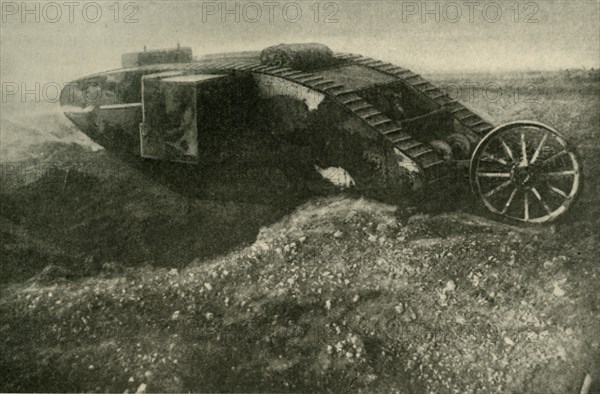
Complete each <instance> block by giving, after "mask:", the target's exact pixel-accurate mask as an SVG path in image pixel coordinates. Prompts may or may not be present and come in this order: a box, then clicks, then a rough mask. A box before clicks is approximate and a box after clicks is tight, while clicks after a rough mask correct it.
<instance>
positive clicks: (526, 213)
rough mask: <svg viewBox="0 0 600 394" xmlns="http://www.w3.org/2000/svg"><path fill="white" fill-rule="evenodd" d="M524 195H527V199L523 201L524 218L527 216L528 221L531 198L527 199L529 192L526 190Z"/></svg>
mask: <svg viewBox="0 0 600 394" xmlns="http://www.w3.org/2000/svg"><path fill="white" fill-rule="evenodd" d="M523 194H524V195H525V198H524V200H523V203H524V207H523V210H524V216H525V221H528V220H529V198H528V197H527V190H525V191H524V192H523Z"/></svg>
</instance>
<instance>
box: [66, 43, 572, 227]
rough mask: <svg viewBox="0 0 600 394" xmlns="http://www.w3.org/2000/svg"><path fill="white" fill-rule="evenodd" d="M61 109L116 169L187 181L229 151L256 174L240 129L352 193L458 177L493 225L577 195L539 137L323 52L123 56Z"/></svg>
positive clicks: (548, 130)
mask: <svg viewBox="0 0 600 394" xmlns="http://www.w3.org/2000/svg"><path fill="white" fill-rule="evenodd" d="M60 102H61V106H62V108H63V111H64V113H65V115H66V116H67V117H68V118H69V119H70V120H71V121H72V122H73V123H74V124H75V125H76V126H77V127H78V128H79V129H80V130H82V131H83V132H84V133H85V134H87V135H88V136H90V137H91V138H92V139H93V140H94V141H96V142H98V143H99V144H101V145H103V146H104V147H105V148H106V149H107V150H109V151H111V152H114V153H116V154H118V155H119V156H120V157H123V158H125V159H127V158H139V159H145V160H149V161H161V162H173V163H180V164H181V165H185V166H190V168H199V167H198V166H202V165H203V164H206V163H211V162H213V163H214V162H219V160H221V159H222V155H223V152H222V142H223V141H224V140H227V141H229V140H231V141H232V143H233V144H234V145H235V144H237V145H236V148H235V149H236V151H238V152H240V153H239V154H238V155H235V158H234V159H233V160H238V161H244V160H248V161H252V160H257V157H256V149H253V148H251V147H252V146H254V142H255V141H254V140H252V139H249V138H253V139H260V138H262V137H263V136H261V135H258V136H252V137H250V136H248V135H245V132H244V130H245V129H246V128H247V126H248V125H253V126H257V127H258V129H259V130H262V131H263V133H264V137H265V138H267V137H268V138H275V139H276V140H278V141H287V142H291V144H292V146H297V147H298V150H302V149H307V150H309V151H310V152H311V154H310V157H311V159H310V160H313V158H314V161H315V165H316V168H318V169H325V168H330V169H335V168H340V169H344V171H345V173H347V174H349V176H351V177H352V182H346V183H345V185H346V186H349V185H351V186H352V187H356V188H358V189H360V188H361V187H362V188H370V189H373V188H381V189H386V190H390V192H391V193H394V190H407V189H409V190H418V189H424V188H431V187H434V188H436V187H444V186H443V185H444V182H447V181H448V180H449V179H450V180H451V179H452V177H453V174H455V172H456V171H457V169H459V170H460V169H461V168H464V169H466V171H468V175H469V180H470V186H471V189H472V191H473V193H474V194H475V196H476V197H477V198H478V200H479V201H480V202H481V204H482V206H484V207H485V208H486V209H487V210H488V211H489V212H490V213H492V214H493V215H495V216H496V217H498V218H500V219H505V220H511V221H519V222H524V223H547V222H551V221H553V220H556V219H557V218H559V217H561V216H562V215H563V214H564V213H565V212H566V211H567V210H568V209H569V208H570V207H571V206H572V204H573V202H574V201H575V200H576V197H577V195H578V193H579V191H580V189H581V186H582V173H581V168H580V165H579V160H578V158H577V156H576V153H575V150H574V149H573V148H572V147H571V146H570V145H569V144H568V142H567V141H566V140H565V138H564V137H563V136H562V135H561V134H560V133H559V132H558V131H556V130H554V129H553V128H552V127H550V126H547V125H543V124H540V123H537V122H533V121H522V122H514V123H510V124H505V125H501V126H498V127H496V126H494V125H492V124H491V123H490V122H488V121H487V120H485V119H483V118H482V117H481V116H479V115H478V114H476V113H475V112H473V111H472V110H471V109H469V108H467V107H466V106H464V105H463V104H461V103H460V102H458V101H457V100H455V99H453V98H451V97H449V96H448V95H447V94H446V93H445V92H443V91H442V90H440V89H439V88H438V87H436V86H435V85H434V84H432V83H431V82H429V81H427V80H426V79H424V78H423V77H421V76H420V75H419V74H417V73H415V72H412V71H411V70H408V69H406V68H403V67H400V66H397V65H394V64H390V63H386V62H383V61H379V60H376V59H372V58H369V57H365V56H361V55H358V54H351V53H339V52H334V51H332V50H331V49H330V48H328V47H327V46H325V45H323V44H316V43H314V44H280V45H276V46H273V47H269V48H265V49H264V50H263V51H261V52H238V53H231V54H227V53H223V54H216V55H207V56H203V57H200V58H198V59H193V57H192V53H191V50H190V49H189V48H180V47H178V48H176V49H172V50H162V51H150V52H147V51H145V52H140V53H135V54H126V55H123V68H121V69H116V70H111V71H106V72H102V73H98V74H94V75H90V76H87V77H83V78H80V79H77V80H75V81H73V82H71V83H69V84H68V85H67V86H66V87H65V88H64V89H63V91H62V92H61V100H60ZM273 125H277V127H269V126H273ZM236 138H237V140H236ZM244 138H246V140H244ZM244 141H245V142H244ZM253 151H254V156H253ZM262 156H264V154H263V155H262ZM446 184H447V183H446Z"/></svg>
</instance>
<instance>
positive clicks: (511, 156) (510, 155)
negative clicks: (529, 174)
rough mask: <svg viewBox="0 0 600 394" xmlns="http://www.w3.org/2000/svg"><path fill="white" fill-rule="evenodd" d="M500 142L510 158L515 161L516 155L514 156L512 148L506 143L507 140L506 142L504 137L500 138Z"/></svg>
mask: <svg viewBox="0 0 600 394" xmlns="http://www.w3.org/2000/svg"><path fill="white" fill-rule="evenodd" d="M500 143H501V144H502V148H504V151H505V152H506V154H507V155H508V157H509V158H510V160H511V161H515V157H514V156H513V153H512V150H510V148H509V147H508V145H506V142H504V140H503V139H502V138H500Z"/></svg>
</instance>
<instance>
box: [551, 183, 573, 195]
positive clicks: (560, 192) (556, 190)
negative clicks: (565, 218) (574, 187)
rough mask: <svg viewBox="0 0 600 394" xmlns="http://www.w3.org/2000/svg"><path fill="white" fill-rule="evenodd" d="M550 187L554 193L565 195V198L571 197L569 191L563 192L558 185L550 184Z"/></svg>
mask: <svg viewBox="0 0 600 394" xmlns="http://www.w3.org/2000/svg"><path fill="white" fill-rule="evenodd" d="M548 188H549V189H550V190H552V191H553V192H554V193H556V194H558V195H559V196H563V197H564V198H569V195H568V194H567V193H565V192H563V191H562V190H561V189H559V188H558V187H556V186H553V185H551V184H548Z"/></svg>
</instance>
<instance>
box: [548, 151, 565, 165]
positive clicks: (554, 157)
mask: <svg viewBox="0 0 600 394" xmlns="http://www.w3.org/2000/svg"><path fill="white" fill-rule="evenodd" d="M565 153H567V151H566V150H561V151H560V152H558V153H555V154H553V155H552V156H550V157H549V158H547V159H546V160H544V161H543V162H542V163H544V164H546V163H549V162H551V161H552V160H554V159H556V158H557V157H560V156H562V155H564V154H565Z"/></svg>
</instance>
